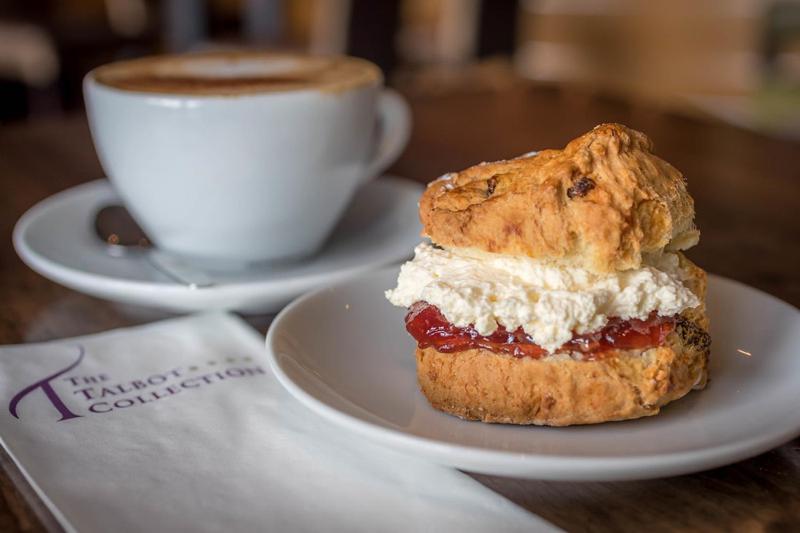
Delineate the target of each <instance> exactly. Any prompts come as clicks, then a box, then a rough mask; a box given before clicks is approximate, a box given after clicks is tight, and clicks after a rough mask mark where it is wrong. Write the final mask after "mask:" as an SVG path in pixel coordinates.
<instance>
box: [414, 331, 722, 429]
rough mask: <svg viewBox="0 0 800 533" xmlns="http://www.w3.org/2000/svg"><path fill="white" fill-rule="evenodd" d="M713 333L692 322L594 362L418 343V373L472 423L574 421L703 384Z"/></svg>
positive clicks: (651, 408)
mask: <svg viewBox="0 0 800 533" xmlns="http://www.w3.org/2000/svg"><path fill="white" fill-rule="evenodd" d="M708 356H709V339H708V335H707V334H706V333H705V332H704V331H703V330H701V329H700V328H699V327H697V326H696V325H695V324H694V323H692V322H691V321H688V320H682V321H680V322H679V323H678V327H677V328H676V330H675V331H674V332H673V333H671V334H670V335H669V337H668V339H667V343H666V344H665V345H663V346H659V347H657V348H650V349H648V350H645V351H636V350H629V351H617V352H615V353H613V354H611V355H610V356H608V357H605V358H603V359H600V360H596V361H582V360H575V359H571V358H569V357H568V356H562V357H560V358H559V357H549V358H545V359H532V358H530V357H523V358H519V359H518V358H514V357H511V356H508V355H504V354H497V353H494V352H490V351H486V350H467V351H464V352H458V353H449V354H448V353H439V352H437V351H436V350H435V349H433V348H425V349H420V348H418V349H417V351H416V357H417V378H418V380H419V384H420V388H421V390H422V392H423V393H424V394H425V396H426V397H427V398H428V401H429V402H430V403H431V405H432V406H433V407H435V408H436V409H439V410H441V411H444V412H446V413H450V414H452V415H455V416H458V417H461V418H465V419H468V420H481V421H483V422H495V423H506V424H535V425H545V426H568V425H573V424H596V423H600V422H609V421H614V420H627V419H631V418H640V417H643V416H651V415H655V414H658V412H659V410H660V408H661V407H662V406H664V405H666V404H667V403H669V402H671V401H673V400H676V399H678V398H681V397H683V396H684V395H686V394H687V393H688V392H689V391H690V390H692V389H693V388H694V389H701V388H703V387H705V384H706V380H707V376H708V370H707V369H708Z"/></svg>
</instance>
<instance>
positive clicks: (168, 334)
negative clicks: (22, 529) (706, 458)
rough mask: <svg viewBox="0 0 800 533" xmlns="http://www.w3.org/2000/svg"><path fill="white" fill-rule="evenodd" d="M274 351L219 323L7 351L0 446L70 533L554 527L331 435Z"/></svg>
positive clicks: (447, 475)
mask: <svg viewBox="0 0 800 533" xmlns="http://www.w3.org/2000/svg"><path fill="white" fill-rule="evenodd" d="M264 352H265V350H264V347H263V340H262V338H261V336H260V335H258V333H257V332H256V331H254V330H253V329H251V328H250V327H249V326H248V325H247V324H245V323H244V322H243V321H241V320H240V319H238V318H236V317H233V316H230V315H223V314H212V315H198V316H194V317H187V318H181V319H175V320H169V321H165V322H160V323H156V324H151V325H147V326H142V327H137V328H131V329H125V330H117V331H111V332H107V333H103V334H99V335H93V336H88V337H82V338H75V339H70V340H63V341H58V342H51V343H42V344H28V345H22V346H9V347H2V348H0V394H2V398H0V400H2V402H3V406H2V408H0V437H2V444H3V446H4V447H5V448H6V450H7V451H8V452H9V454H10V455H11V456H12V458H13V460H14V461H15V462H16V463H17V465H18V466H19V467H20V469H21V470H22V472H23V474H24V475H25V476H26V478H27V479H28V481H29V482H31V484H32V485H33V487H34V490H35V491H36V492H37V494H38V495H39V496H40V497H41V498H42V500H43V501H44V502H45V504H46V505H47V506H48V507H49V508H50V510H51V511H52V513H53V514H54V516H55V517H56V518H57V520H59V521H60V522H61V524H62V525H63V526H64V528H65V529H67V530H68V531H80V532H94V531H116V532H127V531H231V532H238V531H314V532H316V531H450V530H452V531H487V530H502V531H516V530H519V531H523V530H524V531H535V530H550V529H553V528H552V526H550V525H549V524H548V523H547V522H544V521H543V520H541V519H539V518H538V517H536V516H534V515H532V514H530V513H528V512H527V511H525V510H523V509H521V508H519V507H517V506H515V505H514V504H512V503H511V502H509V501H507V500H506V499H504V498H503V497H501V496H499V495H497V494H495V493H494V492H492V491H491V490H489V489H487V488H485V487H483V486H482V485H480V484H479V483H477V482H476V481H474V480H473V479H471V478H470V477H468V476H466V475H465V474H462V473H460V472H458V471H456V470H451V469H448V468H444V467H440V466H436V465H433V464H428V463H424V462H422V461H418V460H416V459H414V458H413V457H408V456H405V455H401V454H399V453H395V452H392V451H390V450H386V449H383V448H380V447H378V446H375V445H372V444H370V443H368V442H363V441H361V440H360V439H359V438H358V437H357V436H354V435H351V434H348V433H346V432H345V431H344V430H340V429H338V428H336V427H334V426H332V425H330V424H329V423H328V422H326V421H324V420H323V419H321V418H319V417H317V416H316V415H315V414H313V413H312V412H311V411H308V410H307V409H306V408H305V407H303V406H302V405H300V404H299V403H297V402H296V401H295V400H294V399H293V398H291V396H289V395H288V393H286V392H285V391H284V390H283V389H282V387H281V386H280V384H279V383H278V382H277V381H276V379H275V378H274V377H273V376H272V374H271V373H270V370H269V366H268V364H267V362H266V360H265V353H264Z"/></svg>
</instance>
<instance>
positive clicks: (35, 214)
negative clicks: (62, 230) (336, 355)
mask: <svg viewBox="0 0 800 533" xmlns="http://www.w3.org/2000/svg"><path fill="white" fill-rule="evenodd" d="M378 179H383V180H388V181H391V182H393V183H394V184H395V186H398V187H406V188H408V190H409V193H410V192H412V191H411V189H412V188H413V189H415V194H416V195H417V196H418V195H419V193H421V191H422V188H423V186H422V184H419V183H417V182H415V181H413V180H410V179H408V178H403V177H400V176H397V175H395V174H382V175H380V176H378V177H376V178H375V180H372V181H370V182H369V183H373V182H374V181H376V180H378ZM366 185H368V184H366ZM107 192H110V193H111V194H112V195H113V196H115V197H117V198H118V194H117V193H116V191H115V190H114V188H113V185H112V183H111V181H110V180H108V179H107V178H99V179H95V180H91V181H88V182H85V183H81V184H78V185H75V186H72V187H69V188H67V189H64V190H62V191H59V192H57V193H55V194H52V195H50V196H48V197H46V198H44V199H42V200H40V201H38V202H37V203H35V204H34V205H33V206H31V207H29V208H28V209H27V210H26V211H25V212H24V213H23V214H22V216H21V217H20V218H19V219H18V220H17V222H16V223H15V225H14V228H13V231H12V243H13V246H14V250H15V251H16V253H17V255H18V256H19V258H20V259H21V260H22V262H23V263H25V264H26V265H27V266H28V267H29V268H31V269H32V270H34V271H35V272H37V273H38V274H40V275H42V276H44V277H46V278H48V279H50V280H52V281H55V282H56V283H58V284H60V285H63V286H65V287H68V288H71V289H73V290H77V291H79V292H84V293H88V294H91V295H94V296H99V297H101V298H107V299H111V300H115V301H120V298H122V297H126V298H127V297H131V296H132V295H135V296H134V298H137V299H139V301H144V300H147V301H150V300H152V299H154V298H156V297H167V298H169V297H178V298H181V299H182V300H183V301H184V302H185V304H184V305H178V306H177V307H176V308H179V309H185V308H186V306H187V305H188V306H196V305H199V304H201V303H202V302H203V301H205V300H207V299H209V298H210V297H211V298H213V297H217V298H219V297H222V295H226V294H232V293H234V292H236V291H242V290H248V291H250V290H259V291H274V292H281V293H282V294H283V293H292V292H297V291H301V290H303V288H305V287H309V286H315V287H316V286H320V284H322V283H325V282H326V281H329V282H339V281H344V280H346V279H348V278H350V277H352V276H354V275H356V274H358V273H362V272H367V271H370V270H373V269H376V268H380V267H381V266H383V265H387V264H390V263H392V262H395V261H398V260H402V259H403V257H400V256H399V255H400V254H391V256H390V255H389V254H386V257H384V258H382V259H381V260H380V261H375V262H372V263H354V264H352V265H349V266H347V267H345V268H340V269H337V270H335V271H333V272H331V271H324V272H317V273H307V274H304V275H300V276H294V277H289V278H285V279H281V280H274V279H269V278H266V279H251V280H242V281H237V282H228V283H220V284H215V285H212V286H209V287H189V286H186V285H182V284H180V283H161V282H152V281H143V280H132V279H125V278H118V277H113V276H108V275H105V274H101V273H96V272H91V271H86V270H82V269H79V268H74V267H71V266H68V265H64V264H62V263H59V262H56V261H53V260H51V259H50V258H48V257H46V256H44V255H42V254H40V253H39V252H38V251H36V250H35V249H34V248H33V247H32V246H31V245H30V243H29V242H28V240H29V239H27V237H26V236H27V233H28V231H29V229H30V227H31V226H32V225H33V224H35V223H36V222H37V221H38V220H40V219H41V217H42V215H43V214H47V213H48V212H49V211H50V210H52V208H53V207H54V206H56V205H58V204H59V203H61V202H64V201H66V200H68V199H71V198H73V197H75V196H77V195H87V196H88V195H94V196H96V197H100V195H101V194H106V193H107ZM410 253H411V249H409V250H408V251H407V254H406V255H408V254H410ZM144 305H148V304H144ZM149 305H155V304H149ZM160 307H169V306H160ZM198 309H200V308H198Z"/></svg>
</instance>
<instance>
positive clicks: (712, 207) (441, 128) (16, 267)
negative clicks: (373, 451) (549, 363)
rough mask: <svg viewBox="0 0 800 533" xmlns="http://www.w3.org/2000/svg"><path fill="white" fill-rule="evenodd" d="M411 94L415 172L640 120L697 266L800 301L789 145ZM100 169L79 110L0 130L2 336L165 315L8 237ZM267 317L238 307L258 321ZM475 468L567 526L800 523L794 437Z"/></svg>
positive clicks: (709, 126)
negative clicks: (601, 459)
mask: <svg viewBox="0 0 800 533" xmlns="http://www.w3.org/2000/svg"><path fill="white" fill-rule="evenodd" d="M409 99H410V100H411V103H412V107H413V110H414V116H415V117H414V118H415V127H414V134H413V137H412V140H411V143H410V145H409V147H408V150H407V151H406V153H405V155H404V156H403V158H402V159H401V160H400V161H399V162H398V163H397V164H396V165H395V167H394V169H393V171H394V172H396V173H398V174H400V175H405V176H409V177H412V178H414V179H417V180H421V181H427V180H430V179H432V178H434V177H436V176H438V175H440V174H442V173H444V172H446V171H448V170H454V169H460V168H463V167H465V166H468V165H470V164H472V163H474V162H477V161H482V160H492V159H499V158H504V157H509V156H514V155H517V154H521V153H523V152H527V151H529V150H531V149H535V148H542V147H560V146H562V145H563V144H564V143H565V142H566V141H568V140H570V139H572V138H573V137H575V136H577V135H578V134H580V133H582V132H584V131H585V130H587V129H589V128H591V127H592V126H593V125H595V124H597V123H600V122H607V121H618V122H622V123H625V124H628V125H630V126H632V127H635V128H637V129H641V130H643V131H645V132H647V133H648V134H649V135H650V136H651V137H652V138H653V139H654V141H655V143H656V148H657V152H658V153H659V154H660V155H661V156H662V157H664V158H665V159H667V160H669V161H671V162H672V163H673V164H674V165H675V166H676V167H678V168H679V169H681V170H682V171H683V172H684V174H685V175H686V176H687V178H688V179H689V188H690V190H691V192H692V194H693V195H694V197H695V199H696V203H697V212H698V215H697V221H698V224H699V226H700V228H701V230H702V232H703V236H702V240H701V244H700V246H699V247H698V248H696V249H695V250H692V252H691V253H690V256H691V257H692V258H693V259H694V260H695V261H696V262H697V263H699V264H700V265H701V266H703V267H705V268H706V269H707V270H709V271H711V272H714V273H716V274H721V275H723V276H728V277H731V278H734V279H737V280H740V281H743V282H744V283H747V284H750V285H753V286H755V287H758V288H760V289H762V290H764V291H767V292H769V293H772V294H774V295H776V296H778V297H780V298H782V299H784V300H786V301H788V302H791V303H792V304H794V305H800V276H798V272H800V247H798V238H800V145H798V144H796V143H792V142H788V141H780V140H774V139H770V138H766V137H762V136H760V135H757V134H755V133H750V132H746V131H743V130H740V129H736V128H733V127H731V126H727V125H723V124H719V123H713V122H708V121H705V120H701V119H695V118H687V117H682V116H677V115H672V114H669V113H664V112H661V111H658V110H654V109H652V108H648V107H646V106H637V105H630V104H627V103H625V102H622V101H619V100H615V99H612V98H603V97H594V96H592V95H588V94H583V93H580V92H574V91H572V92H565V91H563V90H559V89H557V88H546V87H534V86H529V85H525V84H513V85H512V86H509V87H505V88H503V89H502V90H498V89H494V90H481V89H475V88H467V89H463V90H458V91H445V92H444V93H442V92H428V93H427V94H419V93H418V94H413V93H411V94H409ZM100 176H102V171H101V170H100V167H99V164H98V162H97V159H96V156H95V154H94V150H93V148H92V144H91V141H90V138H89V132H88V130H87V126H86V124H85V119H84V118H83V117H80V116H76V117H69V118H65V119H59V120H53V121H49V122H39V123H31V124H26V125H20V126H4V127H3V128H2V129H1V130H0V235H2V236H3V238H2V241H0V298H2V303H1V304H0V344H10V343H20V342H33V341H41V340H46V339H53V338H59V337H68V336H73V335H80V334H87V333H94V332H99V331H103V330H106V329H109V328H113V327H119V326H127V325H131V324H136V323H141V322H147V321H151V320H154V319H157V318H162V317H165V316H167V315H166V314H165V313H161V312H155V311H147V310H142V309H137V308H130V307H122V306H118V305H114V304H110V303H108V302H105V301H101V300H97V299H95V298H91V297H89V296H84V295H82V294H79V293H76V292H73V291H71V290H68V289H65V288H62V287H59V286H58V285H56V284H54V283H52V282H50V281H48V280H46V279H43V278H42V277H40V276H38V275H37V274H34V273H33V272H32V271H30V270H29V269H28V268H27V267H25V266H24V265H23V264H22V262H21V261H20V260H19V259H18V258H17V257H16V255H15V253H14V251H13V249H12V247H11V239H10V235H11V229H12V227H13V224H14V222H15V221H16V220H17V219H18V218H19V216H20V215H21V214H22V213H23V212H24V211H25V210H26V209H27V208H29V207H30V206H32V205H33V204H34V203H36V202H38V201H39V200H41V199H43V198H45V197H47V196H49V195H51V194H53V193H55V192H57V191H60V190H63V189H66V188H68V187H71V186H73V185H75V184H78V183H81V182H83V181H87V180H90V179H94V178H97V177H100ZM269 319H270V317H252V318H251V319H250V320H251V321H252V322H253V323H254V324H255V325H256V326H258V327H260V328H261V329H262V330H264V329H265V328H266V326H267V325H268V323H269ZM798 356H800V354H798ZM798 386H800V376H798ZM798 408H800V406H798ZM6 465H7V461H6ZM14 476H15V474H14V472H13V470H10V471H9V470H7V473H6V474H5V475H3V476H0V486H2V492H3V496H4V499H5V502H4V503H3V504H2V505H0V530H3V531H31V530H32V531H38V530H42V529H44V528H50V527H53V526H54V522H53V520H52V517H50V516H48V515H47V513H46V512H44V511H43V510H42V508H41V506H37V505H36V503H35V501H34V500H33V499H31V494H30V491H29V490H28V489H27V488H26V486H25V484H24V483H22V482H21V481H20V480H19V478H18V477H17V478H15V477H14ZM475 477H476V478H477V479H478V480H479V481H481V482H482V483H484V484H486V485H488V486H489V487H491V488H492V489H494V490H495V491H497V492H498V493H500V494H502V495H504V496H506V497H508V498H509V499H510V500H512V501H514V502H516V503H517V504H519V505H521V506H522V507H525V508H527V509H529V510H530V511H532V512H534V513H536V514H538V515H540V516H542V517H543V518H545V519H547V520H549V521H551V522H552V523H553V524H555V525H557V526H560V527H562V528H564V529H567V530H571V531H582V530H591V531H623V530H627V531H642V530H647V531H661V530H663V531H667V530H675V529H704V530H719V531H730V530H738V531H764V530H769V531H778V530H781V531H782V530H800V440H795V441H793V442H790V443H788V444H786V445H784V446H782V447H780V448H778V449H775V450H773V451H771V452H768V453H765V454H763V455H761V456H759V457H756V458H754V459H750V460H748V461H744V462H741V463H738V464H735V465H731V466H728V467H724V468H718V469H716V470H712V471H710V472H704V473H700V474H695V475H689V476H681V477H677V478H671V479H663V480H654V481H638V482H619V483H562V482H539V481H519V480H512V479H504V478H499V477H491V476H483V475H481V476H475ZM31 502H32V503H31Z"/></svg>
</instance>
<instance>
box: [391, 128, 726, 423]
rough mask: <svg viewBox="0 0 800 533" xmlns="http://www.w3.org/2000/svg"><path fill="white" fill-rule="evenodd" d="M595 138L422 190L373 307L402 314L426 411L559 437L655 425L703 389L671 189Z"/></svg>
mask: <svg viewBox="0 0 800 533" xmlns="http://www.w3.org/2000/svg"><path fill="white" fill-rule="evenodd" d="M652 150H653V146H652V143H651V142H650V140H649V139H648V138H647V137H646V136H645V135H644V134H642V133H640V132H638V131H634V130H631V129H629V128H627V127H625V126H622V125H619V124H602V125H600V126H597V127H596V128H594V129H593V130H592V131H590V132H588V133H586V134H585V135H583V136H581V137H579V138H577V139H575V140H573V141H572V142H570V143H569V144H568V145H567V146H566V147H565V148H564V149H563V150H545V151H542V152H538V153H535V154H534V153H532V154H528V155H525V156H522V157H519V158H516V159H511V160H508V161H498V162H494V163H481V164H479V165H476V166H474V167H471V168H468V169H466V170H464V171H461V172H456V173H450V174H446V175H444V176H442V177H441V178H439V179H437V180H436V181H434V182H432V183H431V184H430V185H429V186H428V188H427V190H426V191H425V193H424V194H423V196H422V199H421V201H420V218H421V220H422V224H423V227H424V234H423V236H426V237H428V238H429V239H430V240H431V243H422V244H420V245H419V246H418V247H417V249H416V254H415V257H414V259H413V260H411V261H409V262H408V263H406V264H405V265H403V267H402V269H401V271H400V276H399V278H398V282H397V288H395V289H392V290H389V291H387V292H386V296H387V298H388V299H389V301H390V302H391V303H393V304H394V305H398V306H402V307H407V308H408V309H409V312H408V314H407V316H406V329H407V330H408V332H409V333H410V334H411V335H412V336H413V337H414V339H415V340H416V341H417V349H416V360H417V375H418V379H419V385H420V388H421V389H422V392H423V393H424V394H425V396H426V397H427V398H428V400H429V401H430V403H431V405H433V406H434V407H435V408H437V409H440V410H442V411H445V412H447V413H451V414H454V415H456V416H459V417H462V418H466V419H471V420H481V421H484V422H501V423H513V424H537V425H550V426H566V425H570V424H592V423H598V422H606V421H611V420H625V419H631V418H638V417H642V416H649V415H654V414H657V413H658V412H659V409H660V408H661V407H662V406H663V405H665V404H667V403H669V402H671V401H673V400H676V399H678V398H681V397H682V396H684V395H685V394H687V393H688V392H689V391H690V390H692V389H693V388H695V389H699V388H703V387H704V386H705V384H706V381H707V379H708V357H709V349H710V344H711V341H710V337H709V335H708V333H707V330H708V318H707V316H706V312H705V304H704V300H705V288H706V274H705V272H704V271H703V270H701V269H700V268H699V267H697V266H696V265H694V264H693V263H691V262H690V261H689V260H688V259H687V258H686V257H685V256H684V255H683V254H682V253H681V250H684V249H686V248H688V247H690V246H693V245H695V244H696V243H697V242H698V239H699V232H698V231H697V229H696V227H695V225H694V221H693V219H694V202H693V201H692V198H691V197H690V196H689V194H688V192H687V191H686V183H685V181H684V179H683V176H682V175H681V174H680V172H678V171H677V170H676V169H675V168H674V167H672V166H671V165H670V164H669V163H667V162H665V161H663V160H661V159H659V158H658V157H656V156H655V155H654V154H653V152H652Z"/></svg>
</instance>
